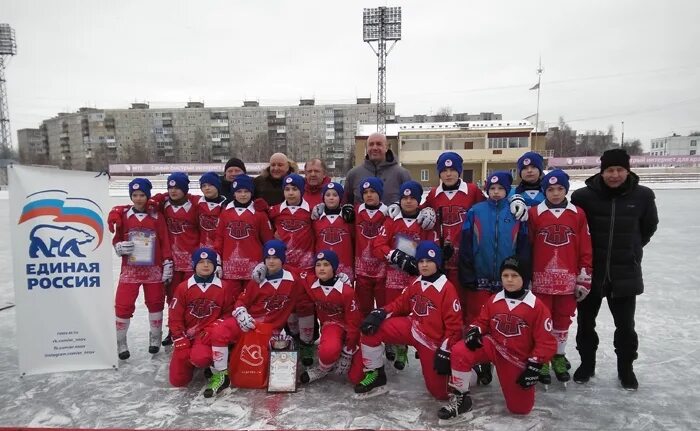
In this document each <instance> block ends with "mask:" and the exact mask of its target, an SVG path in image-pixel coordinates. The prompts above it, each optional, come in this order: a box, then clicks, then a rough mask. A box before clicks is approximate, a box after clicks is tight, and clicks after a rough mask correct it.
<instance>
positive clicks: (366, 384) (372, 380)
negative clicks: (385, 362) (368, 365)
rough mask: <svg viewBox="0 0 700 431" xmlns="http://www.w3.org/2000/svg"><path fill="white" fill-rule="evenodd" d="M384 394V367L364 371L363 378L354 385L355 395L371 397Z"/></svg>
mask: <svg viewBox="0 0 700 431" xmlns="http://www.w3.org/2000/svg"><path fill="white" fill-rule="evenodd" d="M384 392H386V374H385V373H384V367H381V368H377V369H376V370H369V371H365V378H364V379H362V381H361V382H360V383H358V384H357V385H355V393H356V394H363V395H368V396H370V394H371V396H373V395H375V394H376V395H379V394H381V393H384Z"/></svg>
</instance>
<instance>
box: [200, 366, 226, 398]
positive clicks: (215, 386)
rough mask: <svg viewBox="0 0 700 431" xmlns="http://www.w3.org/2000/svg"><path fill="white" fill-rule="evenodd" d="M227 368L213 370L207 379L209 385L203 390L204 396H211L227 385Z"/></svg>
mask: <svg viewBox="0 0 700 431" xmlns="http://www.w3.org/2000/svg"><path fill="white" fill-rule="evenodd" d="M229 385H230V381H229V379H228V370H224V371H215V372H214V374H213V375H212V376H211V379H209V385H208V386H207V388H206V389H205V390H204V398H211V397H213V396H214V395H217V394H218V393H219V392H221V391H223V390H224V389H226V388H227V387H229Z"/></svg>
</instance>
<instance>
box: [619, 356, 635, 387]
mask: <svg viewBox="0 0 700 431" xmlns="http://www.w3.org/2000/svg"><path fill="white" fill-rule="evenodd" d="M617 378H618V379H620V384H621V385H622V387H623V388H624V389H626V390H628V391H636V390H637V389H638V388H639V382H638V381H637V376H635V375H634V367H633V366H632V360H630V359H624V358H617Z"/></svg>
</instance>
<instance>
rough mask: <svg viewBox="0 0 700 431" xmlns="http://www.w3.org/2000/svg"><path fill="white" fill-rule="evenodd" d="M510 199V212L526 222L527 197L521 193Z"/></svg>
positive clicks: (517, 218)
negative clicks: (524, 197)
mask: <svg viewBox="0 0 700 431" xmlns="http://www.w3.org/2000/svg"><path fill="white" fill-rule="evenodd" d="M508 201H509V202H510V213H511V214H513V217H515V219H516V220H519V221H521V222H526V221H527V204H526V203H525V199H523V197H522V196H520V195H513V196H511V197H510V199H509V200H508Z"/></svg>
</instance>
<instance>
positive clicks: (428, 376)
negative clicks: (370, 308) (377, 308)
mask: <svg viewBox="0 0 700 431" xmlns="http://www.w3.org/2000/svg"><path fill="white" fill-rule="evenodd" d="M397 290H398V289H397ZM381 343H386V344H408V345H411V346H413V347H415V348H416V350H417V351H418V355H419V356H420V365H421V369H422V371H423V380H425V387H426V388H427V389H428V392H430V394H431V395H432V396H434V397H435V398H437V399H439V400H446V399H447V398H448V396H447V376H440V375H438V374H437V373H436V372H435V370H434V369H433V361H434V358H435V349H431V348H428V347H426V346H425V345H423V344H421V343H420V342H419V341H418V340H416V339H415V338H413V334H412V333H411V319H410V318H408V317H390V318H388V319H386V320H385V321H384V322H382V324H381V326H379V330H378V331H377V332H376V333H375V334H373V335H364V334H363V335H362V350H363V353H362V356H363V359H364V363H365V367H367V368H369V369H374V368H377V366H378V365H379V364H380V363H382V364H383V361H382V355H383V351H384V349H376V347H377V346H381ZM458 344H464V343H458ZM368 347H369V348H368ZM373 348H374V349H373ZM377 353H378V355H379V357H378V358H377V357H376V354H377ZM373 355H374V357H372V356H373Z"/></svg>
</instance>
